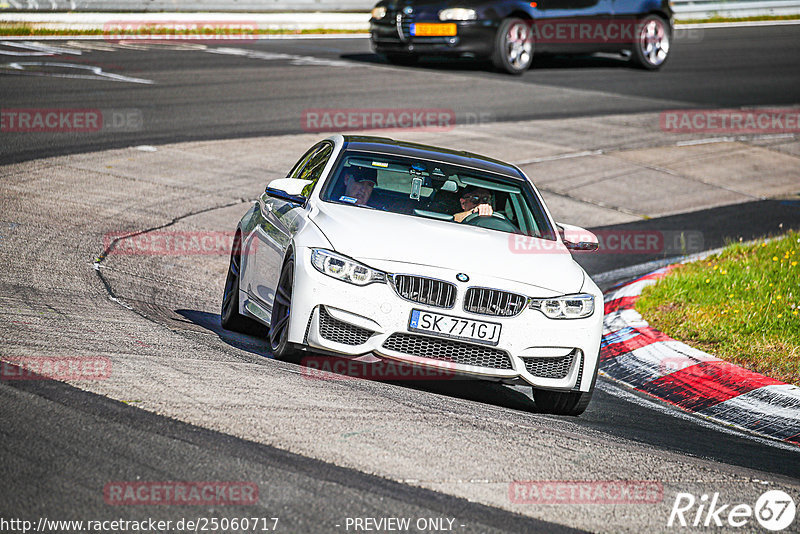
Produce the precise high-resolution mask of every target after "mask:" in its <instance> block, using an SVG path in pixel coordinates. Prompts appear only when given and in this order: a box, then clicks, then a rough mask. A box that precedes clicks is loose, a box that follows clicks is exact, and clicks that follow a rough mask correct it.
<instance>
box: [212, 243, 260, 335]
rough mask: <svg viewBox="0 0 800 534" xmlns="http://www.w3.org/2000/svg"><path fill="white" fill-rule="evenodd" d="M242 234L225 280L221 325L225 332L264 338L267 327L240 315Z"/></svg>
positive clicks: (234, 245) (233, 252) (232, 254)
mask: <svg viewBox="0 0 800 534" xmlns="http://www.w3.org/2000/svg"><path fill="white" fill-rule="evenodd" d="M241 249H242V234H241V233H238V232H237V233H236V237H235V238H234V239H233V248H232V249H231V261H230V263H229V264H228V276H227V278H226V279H225V291H224V292H223V293H222V309H221V311H220V323H222V328H224V329H225V330H232V331H234V332H241V333H243V334H250V335H253V336H259V337H263V336H264V334H266V332H267V327H266V326H264V325H263V324H261V323H259V322H258V321H256V320H255V319H251V318H250V317H245V316H244V315H242V314H240V313H239V279H240V277H241V272H242V250H241Z"/></svg>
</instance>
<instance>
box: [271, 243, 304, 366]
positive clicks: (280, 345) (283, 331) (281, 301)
mask: <svg viewBox="0 0 800 534" xmlns="http://www.w3.org/2000/svg"><path fill="white" fill-rule="evenodd" d="M293 288H294V258H293V257H291V256H290V257H289V258H288V259H287V260H286V262H285V263H284V264H283V269H281V276H280V278H278V287H276V288H275V302H273V304H272V320H271V321H270V328H269V346H270V348H271V349H272V354H273V355H274V356H275V358H277V359H279V360H285V361H293V360H296V359H297V357H298V356H299V354H300V353H299V351H298V350H297V349H295V348H294V346H293V345H292V344H291V343H289V325H290V324H291V316H292V292H293Z"/></svg>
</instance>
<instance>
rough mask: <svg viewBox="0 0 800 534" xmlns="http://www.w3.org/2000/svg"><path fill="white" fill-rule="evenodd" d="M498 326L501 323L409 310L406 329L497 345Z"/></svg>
mask: <svg viewBox="0 0 800 534" xmlns="http://www.w3.org/2000/svg"><path fill="white" fill-rule="evenodd" d="M500 328H501V325H499V324H497V323H487V322H485V321H475V320H473V319H463V318H461V317H453V316H451V315H442V314H441V313H431V312H426V311H421V310H411V320H410V321H409V323H408V329H409V330H411V331H413V332H425V333H427V334H434V335H437V336H442V337H451V338H454V339H466V340H469V341H477V342H478V343H486V344H488V345H497V343H498V342H499V341H500Z"/></svg>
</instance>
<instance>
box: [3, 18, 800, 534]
mask: <svg viewBox="0 0 800 534" xmlns="http://www.w3.org/2000/svg"><path fill="white" fill-rule="evenodd" d="M14 42H15V43H19V42H21V41H14ZM38 42H39V43H40V45H34V46H33V47H28V48H24V47H23V48H19V47H18V46H17V47H15V46H11V45H8V43H4V44H0V54H2V53H3V51H14V52H19V51H20V50H29V51H31V52H36V51H40V50H41V45H44V46H45V47H51V48H50V50H51V52H53V53H54V54H55V55H53V56H41V55H32V56H30V57H25V56H19V55H14V56H11V55H0V62H2V63H4V65H0V94H2V110H3V111H6V110H9V109H21V108H27V109H30V108H38V109H50V108H59V109H61V108H74V109H98V110H102V111H103V116H104V117H105V118H115V119H114V120H117V119H118V122H116V123H114V124H111V123H106V124H105V125H104V128H102V129H100V130H99V131H95V132H72V133H68V134H65V133H41V132H29V133H23V132H9V131H7V130H6V128H5V126H4V131H3V132H1V133H0V139H2V143H0V164H2V166H0V190H2V196H1V197H0V205H1V206H2V210H1V211H0V262H2V265H3V266H4V267H3V273H2V274H0V356H46V355H56V356H76V355H81V356H101V357H105V358H108V359H110V360H111V361H112V363H113V374H112V376H111V377H110V379H108V380H103V381H96V382H80V383H71V384H67V383H63V382H53V381H40V380H24V381H23V380H7V381H5V380H4V381H3V382H2V383H0V450H1V451H2V458H3V460H2V462H0V475H1V477H0V480H2V486H1V488H0V518H20V519H26V520H30V521H33V522H34V524H35V523H36V522H37V521H38V520H39V519H40V518H42V517H46V518H48V519H51V520H54V519H58V520H68V519H74V520H84V521H85V520H95V519H115V518H123V519H128V520H130V519H136V520H140V519H147V518H153V519H157V520H159V519H160V520H172V521H177V520H179V519H181V518H194V519H197V518H200V517H218V518H221V517H226V518H241V517H265V518H273V517H279V518H280V519H279V522H278V525H277V527H276V528H275V530H276V531H277V532H348V531H349V532H353V531H356V529H354V527H353V526H352V525H350V526H349V528H348V526H347V525H348V523H347V521H348V518H350V519H352V518H366V517H369V518H381V517H408V518H413V521H416V520H417V519H419V518H443V519H449V520H452V523H448V522H447V521H445V523H444V524H447V525H452V530H454V531H459V532H476V533H477V532H538V531H547V532H561V531H564V532H566V531H570V530H569V528H570V527H575V528H577V529H578V530H579V531H599V532H643V531H653V532H671V531H675V530H676V529H670V528H668V527H667V526H666V525H667V519H668V517H669V512H670V509H671V506H672V503H673V501H674V500H675V496H676V494H677V493H678V492H688V493H692V494H694V495H696V496H698V497H699V496H700V495H701V494H709V495H710V494H713V493H715V492H719V493H720V495H721V498H722V499H724V502H726V503H740V502H742V503H749V504H750V505H753V504H754V503H755V501H756V499H757V498H758V496H759V495H760V494H761V493H763V492H764V491H766V490H767V489H782V490H783V491H786V492H788V493H789V494H791V495H793V496H795V497H797V496H800V451H798V450H797V449H796V448H795V447H793V446H789V445H786V444H781V443H777V442H771V441H768V440H764V439H758V438H754V437H753V436H750V435H745V434H743V433H741V432H738V431H735V430H732V429H727V428H722V427H719V426H717V425H714V424H711V423H707V422H705V421H701V420H699V419H697V418H695V417H692V416H689V415H686V414H683V413H681V412H679V411H678V410H676V409H675V408H673V407H670V406H668V405H666V404H663V403H659V402H658V401H655V400H652V399H649V398H645V397H644V396H642V395H638V394H636V393H634V392H632V391H630V390H627V389H625V388H623V387H621V386H619V385H617V384H615V383H613V382H611V381H609V380H605V379H602V378H601V379H600V380H599V381H598V389H597V391H596V393H595V397H594V399H593V401H592V404H591V405H590V408H589V409H588V410H587V412H586V413H585V414H584V415H583V416H581V417H579V418H558V417H553V416H546V415H542V414H538V413H536V408H535V406H534V405H533V402H532V401H531V400H530V399H529V398H528V397H527V396H526V395H525V394H524V392H520V391H517V390H512V389H509V388H504V387H499V386H494V385H488V384H475V383H472V382H461V381H452V382H433V381H428V382H393V383H384V382H373V381H363V380H332V381H325V380H309V379H308V376H306V375H305V374H304V372H303V370H302V369H301V368H300V367H299V366H297V365H293V364H287V363H284V362H279V361H276V360H273V359H271V358H270V357H269V351H268V349H267V347H266V344H265V342H264V340H262V339H258V338H255V337H249V336H244V335H238V334H232V333H230V332H226V331H224V330H222V329H221V327H220V325H219V317H218V315H217V311H218V307H219V300H220V297H221V292H222V285H223V282H224V273H225V269H226V268H227V257H226V256H225V254H217V255H213V256H191V255H190V256H182V257H176V256H141V255H139V256H137V255H130V256H126V255H113V254H111V255H108V256H107V257H105V258H104V259H103V260H102V261H99V262H98V261H97V258H98V256H100V254H101V253H102V252H103V251H104V249H105V248H106V246H107V243H108V241H107V236H108V235H110V234H112V233H115V232H130V231H178V232H180V231H198V230H204V231H206V230H207V231H219V230H227V231H230V230H232V229H233V227H234V225H235V222H236V220H237V219H238V218H239V217H240V216H241V214H242V213H244V211H245V210H246V209H247V206H248V203H249V202H250V201H251V199H252V198H254V197H255V196H256V195H257V194H259V192H260V191H262V190H263V184H264V183H265V182H266V181H268V180H270V179H273V178H278V177H282V176H283V174H282V173H284V172H285V171H286V170H288V168H289V166H290V165H291V163H293V161H294V160H295V159H296V158H297V157H298V156H299V155H301V154H302V152H303V150H304V149H305V148H306V147H307V146H310V143H311V141H312V140H314V139H317V138H320V137H322V136H324V135H326V134H322V133H316V132H310V131H309V127H308V124H307V123H306V122H304V119H303V113H304V111H307V110H309V109H318V108H331V109H333V108H336V109H339V108H357V109H363V108H398V107H410V108H444V109H449V110H452V111H453V113H454V115H455V117H456V119H457V123H458V124H459V125H460V127H463V129H462V130H458V132H455V133H453V134H452V135H453V137H447V136H448V135H451V134H449V133H447V132H445V133H443V134H441V135H440V139H443V140H445V141H444V142H448V141H447V140H448V139H452V140H455V141H449V142H450V143H453V142H457V141H458V140H459V139H462V138H463V139H468V140H469V142H470V143H472V144H473V146H475V145H477V146H480V142H481V141H480V139H481V138H480V135H478V134H476V133H475V131H473V130H470V127H471V126H473V125H474V126H480V125H481V124H494V125H495V126H494V127H495V128H505V131H506V135H508V136H509V138H512V137H513V135H514V129H515V128H516V127H517V124H523V122H524V121H537V120H552V121H554V122H553V124H556V121H560V120H563V121H565V122H563V124H564V125H565V126H563V127H562V128H561V130H559V132H560V133H559V134H558V135H561V136H567V137H569V136H570V135H573V134H574V136H578V135H581V136H585V137H586V138H592V137H593V136H595V137H596V135H595V134H594V133H593V132H591V131H589V132H587V131H586V130H585V128H584V127H583V126H581V127H580V132H579V126H576V125H577V124H580V125H585V124H587V123H585V122H582V123H577V122H575V123H573V122H569V121H571V120H579V119H581V120H582V118H585V117H600V118H602V117H605V116H612V115H613V116H623V115H624V116H626V117H627V116H631V117H632V116H636V115H637V114H650V115H647V116H648V117H650V116H653V117H657V113H658V112H661V111H663V110H668V109H684V108H687V109H688V108H692V109H694V108H698V109H702V108H709V107H711V108H725V107H730V108H740V107H748V106H775V107H792V106H794V107H795V108H797V107H798V103H799V102H800V89H798V88H800V25H786V26H768V27H755V28H752V27H751V28H726V29H705V30H695V33H688V31H687V34H686V35H685V36H684V38H683V40H681V39H678V40H677V41H676V43H675V50H674V55H673V57H672V58H671V59H670V63H669V64H668V65H667V66H666V67H665V68H664V70H663V71H662V72H660V73H647V72H643V71H638V70H633V69H630V68H628V67H627V66H626V65H625V64H624V62H622V61H620V60H618V59H615V58H610V57H577V58H542V59H538V60H537V61H536V62H535V64H534V68H533V69H532V70H531V71H529V72H527V73H526V74H525V75H523V76H522V77H520V78H512V77H509V76H507V75H503V74H499V73H495V72H491V71H488V70H486V69H487V67H486V66H485V65H481V64H474V63H471V62H455V63H444V62H437V61H431V62H426V63H422V64H421V65H419V66H417V67H413V68H400V67H393V66H389V65H386V64H385V63H383V62H382V60H381V59H380V58H378V57H377V56H374V55H372V54H371V53H370V52H369V48H368V42H367V41H366V40H365V39H322V40H311V39H308V40H306V39H303V40H279V39H275V40H268V41H236V42H204V43H191V42H189V43H170V44H169V45H159V44H155V43H143V42H134V43H115V42H105V41H101V40H97V41H91V40H87V41H69V42H67V40H53V41H46V42H44V41H38ZM53 47H55V48H53ZM59 47H60V48H59ZM79 52H80V53H79ZM13 62H26V63H27V65H25V66H24V69H22V70H20V69H19V68H17V67H11V66H9V64H11V63H13ZM65 64H69V65H67V66H65ZM76 65H77V66H78V67H76ZM80 66H83V67H86V66H91V67H98V68H99V69H101V70H100V71H98V70H97V69H95V70H87V69H86V68H82V67H80ZM109 74H111V75H112V77H111V78H109V77H108V75H109ZM109 120H110V119H109ZM624 120H627V119H624ZM624 120H623V122H624ZM631 120H632V121H633V120H634V119H631ZM497 124H499V126H497ZM506 124H507V127H506V126H503V125H506ZM526 124H527V123H526ZM548 124H549V123H548ZM558 124H562V123H558ZM571 129H574V131H573V132H572V134H571V133H570V132H571ZM493 131H494V130H493ZM301 134H302V135H301ZM393 135H395V134H393ZM409 135H411V134H409ZM520 135H522V134H520ZM553 135H554V137H553V138H551V139H541V140H540V141H541V142H542V143H547V142H548V141H552V142H555V141H554V139H555V135H556V134H555V133H554V134H553ZM654 135H655V136H656V137H657V136H658V133H657V132H656V134H654ZM396 136H397V137H404V134H403V133H400V132H398V133H397V134H396ZM458 136H463V137H458ZM470 136H471V137H470ZM700 137H703V136H700ZM705 137H707V136H705ZM796 137H797V136H796V135H795V136H794V137H790V138H788V139H778V140H777V141H776V140H769V139H767V140H756V141H752V140H750V141H747V143H750V144H749V145H748V147H749V149H750V150H762V149H763V147H762V146H761V145H758V144H759V143H785V144H781V145H780V147H777V148H775V147H776V146H777V145H770V147H772V148H775V150H776V151H778V150H780V151H782V152H781V154H784V155H786V157H789V156H792V157H797V155H798V154H799V153H800V149H798V146H797V145H798V143H797V138H796ZM629 142H630V143H631V145H632V146H634V145H636V143H637V142H638V141H637V140H636V139H632V140H629ZM642 142H644V141H642ZM597 143H600V141H599V140H598V141H597ZM485 144H486V146H487V149H486V150H483V152H485V153H487V154H488V155H493V154H495V150H497V151H499V150H500V148H501V147H500V143H499V142H495V144H492V140H491V139H488V138H487V139H486V141H485ZM140 145H145V146H146V147H141V148H139V149H135V148H131V147H136V146H140ZM755 145H758V146H755ZM151 146H152V147H155V148H149V147H151ZM592 146H594V145H592ZM770 147H767V148H770ZM100 151H103V152H100ZM98 152H99V153H98ZM784 189H785V190H786V191H793V192H794V194H795V195H794V196H793V197H790V196H788V195H786V194H783V195H775V198H763V197H762V196H759V195H752V196H751V197H748V198H749V200H747V201H744V200H742V199H740V200H739V201H737V202H736V203H729V204H724V203H717V204H714V203H713V202H711V203H710V204H708V206H706V207H703V208H702V209H692V210H686V209H684V210H681V209H677V208H676V209H675V210H672V211H670V210H666V211H665V212H664V213H665V215H663V216H661V215H659V216H658V217H655V218H647V217H639V216H630V213H632V212H633V211H631V210H622V209H621V210H618V212H616V215H618V216H619V217H623V216H624V217H625V218H624V219H620V221H624V222H620V223H616V224H613V225H612V224H610V223H609V224H606V223H602V224H587V226H592V228H593V229H595V230H597V229H604V228H612V227H613V228H616V229H631V230H647V229H659V230H662V231H663V230H668V231H671V230H675V231H681V230H684V229H698V228H699V229H702V231H703V238H704V239H703V248H704V249H712V248H715V247H718V246H721V245H723V244H724V243H725V242H726V241H728V240H735V239H739V238H742V239H752V238H756V237H759V236H763V235H769V234H773V233H777V232H779V231H781V230H785V229H787V228H800V204H799V203H798V198H797V196H796V194H797V193H798V192H800V180H798V181H797V183H796V187H794V189H792V188H791V184H790V186H789V187H788V189H787V188H786V187H784ZM546 191H547V192H548V193H550V194H553V195H556V193H555V192H554V191H555V190H550V189H547V190H546ZM565 198H566V197H565ZM573 200H574V199H573ZM548 203H550V199H549V198H548ZM592 209H599V208H597V206H593V207H592ZM586 213H594V212H588V211H587V212H586ZM637 213H638V212H637ZM585 216H586V217H589V215H585ZM589 220H591V219H589ZM663 258H664V255H663V254H661V255H658V254H653V255H642V254H627V255H626V254H606V255H598V256H584V257H581V258H580V260H579V261H580V262H581V263H582V264H583V265H584V266H585V268H586V269H587V271H588V272H589V273H590V274H592V275H602V274H603V273H608V272H610V271H615V270H616V272H617V274H616V275H612V276H606V277H605V278H603V283H602V284H601V287H604V288H607V287H610V286H611V285H612V284H613V283H615V282H618V281H621V280H623V279H624V278H625V277H626V276H630V274H629V273H627V272H626V271H624V269H625V268H629V267H632V266H635V265H638V264H641V263H643V262H647V261H652V260H660V259H663ZM626 273H627V274H626ZM530 480H539V481H543V480H544V481H546V480H575V481H603V480H623V481H656V482H657V483H658V484H659V485H660V487H662V488H663V498H662V499H661V500H659V502H657V503H653V504H642V503H635V504H596V503H590V504H586V503H574V504H571V505H563V504H562V505H553V504H544V505H542V504H526V503H520V502H515V501H514V499H513V498H511V496H510V491H511V489H510V484H511V483H512V482H514V481H530ZM113 481H247V482H249V483H254V484H256V485H257V486H258V489H259V499H258V503H257V504H256V505H250V506H215V507H208V506H200V507H198V506H172V507H169V506H111V505H109V504H107V502H106V501H105V500H104V497H103V489H104V487H105V486H106V485H107V484H109V483H110V482H113ZM795 501H796V502H798V499H797V498H796V499H795ZM270 525H271V523H270ZM798 528H800V527H798V523H795V524H794V525H793V526H792V527H790V529H789V530H790V531H798V530H797V529H798ZM792 529H794V530H792ZM50 530H51V531H54V532H60V531H62V529H56V528H55V527H52V528H51V529H50ZM63 530H67V529H63ZM164 530H169V531H173V530H174V529H164ZM189 530H191V529H189ZM365 530H366V529H361V531H365ZM421 530H428V531H434V530H436V529H434V528H427V529H421ZM678 530H680V531H684V530H689V529H678ZM706 530H710V529H706ZM737 530H738V531H740V532H741V531H748V532H750V531H758V530H759V527H758V525H757V524H756V523H755V522H754V521H753V522H751V523H750V524H748V525H747V526H746V527H744V528H743V529H737ZM0 531H4V532H5V531H6V530H4V529H3V528H0ZM8 531H12V530H10V529H9V530H8ZM373 531H377V530H373ZM411 531H412V532H415V531H417V530H413V529H412V530H411ZM699 531H703V529H699Z"/></svg>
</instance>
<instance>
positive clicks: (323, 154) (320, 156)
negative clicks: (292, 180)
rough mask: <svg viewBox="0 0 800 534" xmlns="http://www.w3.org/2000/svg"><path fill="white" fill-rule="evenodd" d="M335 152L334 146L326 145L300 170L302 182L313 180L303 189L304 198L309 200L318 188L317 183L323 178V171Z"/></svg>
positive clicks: (299, 175) (299, 176)
mask: <svg viewBox="0 0 800 534" xmlns="http://www.w3.org/2000/svg"><path fill="white" fill-rule="evenodd" d="M332 152H333V145H332V144H331V143H324V144H323V145H322V146H320V147H319V148H318V149H317V151H316V152H314V153H313V154H312V155H311V157H310V158H308V161H307V162H306V163H305V165H304V166H303V168H302V169H301V170H300V172H299V174H298V176H297V178H300V179H302V180H311V183H310V184H308V185H307V186H305V187H304V188H303V196H304V197H306V198H308V197H309V196H310V195H311V192H312V191H313V190H314V188H315V187H316V186H317V182H318V181H319V179H320V177H321V176H322V171H323V169H325V165H326V164H327V163H328V160H329V159H330V157H331V153H332Z"/></svg>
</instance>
